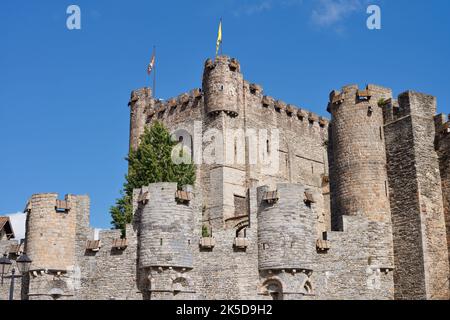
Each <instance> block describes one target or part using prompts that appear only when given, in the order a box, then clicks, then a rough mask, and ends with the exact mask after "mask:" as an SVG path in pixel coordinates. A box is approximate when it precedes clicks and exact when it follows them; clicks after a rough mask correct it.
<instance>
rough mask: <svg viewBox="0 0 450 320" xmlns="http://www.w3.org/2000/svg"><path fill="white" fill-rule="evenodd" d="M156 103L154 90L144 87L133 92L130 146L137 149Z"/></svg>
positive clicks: (130, 103) (130, 104)
mask: <svg viewBox="0 0 450 320" xmlns="http://www.w3.org/2000/svg"><path fill="white" fill-rule="evenodd" d="M153 105H154V100H153V98H152V90H151V89H150V88H142V89H139V90H135V91H133V92H132V93H131V98H130V102H129V106H130V148H131V149H132V150H136V149H137V147H138V146H139V139H140V137H141V135H142V134H143V133H144V130H145V124H146V121H147V116H148V112H149V110H150V109H151V107H152V106H153Z"/></svg>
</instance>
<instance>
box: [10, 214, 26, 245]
mask: <svg viewBox="0 0 450 320" xmlns="http://www.w3.org/2000/svg"><path fill="white" fill-rule="evenodd" d="M6 216H8V217H9V219H10V221H11V225H12V228H13V231H14V235H15V236H16V237H15V239H14V240H17V241H20V240H21V239H25V223H26V220H27V215H26V214H25V213H14V214H7V215H6Z"/></svg>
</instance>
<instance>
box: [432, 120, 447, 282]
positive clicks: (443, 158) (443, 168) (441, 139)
mask: <svg viewBox="0 0 450 320" xmlns="http://www.w3.org/2000/svg"><path fill="white" fill-rule="evenodd" d="M435 124H436V149H437V153H438V156H439V167H440V172H441V179H442V195H443V199H444V215H445V224H446V227H447V230H446V232H447V248H448V252H449V253H450V122H449V118H448V117H447V118H446V116H445V115H439V116H436V117H435ZM449 258H450V257H449ZM449 261H450V260H449ZM449 286H450V284H449Z"/></svg>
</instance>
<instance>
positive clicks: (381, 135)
mask: <svg viewBox="0 0 450 320" xmlns="http://www.w3.org/2000/svg"><path fill="white" fill-rule="evenodd" d="M380 140H381V141H383V128H382V127H380Z"/></svg>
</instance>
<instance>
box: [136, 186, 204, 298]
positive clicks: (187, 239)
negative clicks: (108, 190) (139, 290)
mask: <svg viewBox="0 0 450 320" xmlns="http://www.w3.org/2000/svg"><path fill="white" fill-rule="evenodd" d="M135 195H136V196H137V198H138V204H137V219H138V221H139V236H138V243H139V245H138V247H139V249H138V259H139V268H140V270H141V272H143V274H144V278H145V282H146V290H145V291H149V292H150V296H149V297H148V298H150V299H174V297H175V296H177V297H176V298H177V299H188V298H189V297H190V296H189V295H190V294H191V293H192V280H191V279H190V277H189V276H188V272H189V271H191V270H192V268H193V265H194V264H193V253H192V250H193V249H194V248H195V244H196V241H195V240H196V239H197V237H194V229H195V227H194V221H195V220H194V210H193V205H192V201H191V197H192V193H191V192H187V191H186V192H181V193H180V192H179V191H177V184H176V183H156V184H151V185H149V186H148V187H144V188H142V189H141V190H138V192H135ZM177 195H178V196H177ZM179 195H184V196H181V197H180V196H179ZM135 198H136V197H135Z"/></svg>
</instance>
